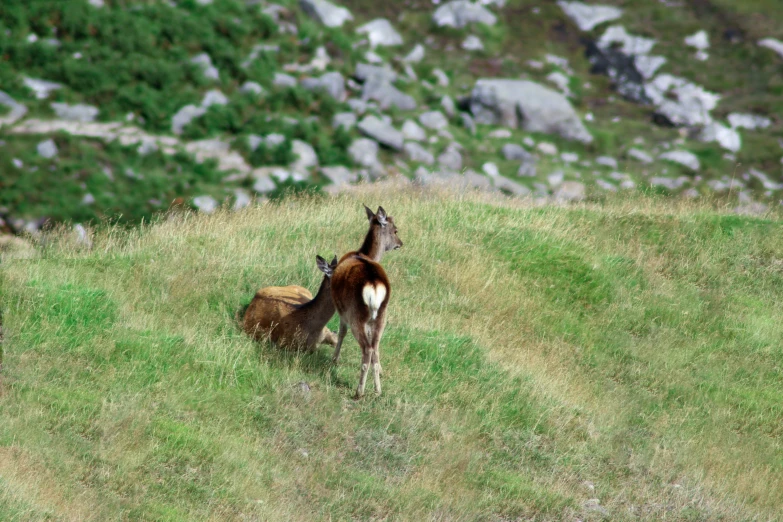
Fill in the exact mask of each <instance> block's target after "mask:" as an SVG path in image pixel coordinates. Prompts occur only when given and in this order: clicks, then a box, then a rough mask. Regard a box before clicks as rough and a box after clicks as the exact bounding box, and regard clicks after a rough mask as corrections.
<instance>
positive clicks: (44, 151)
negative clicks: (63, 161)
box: [35, 139, 57, 159]
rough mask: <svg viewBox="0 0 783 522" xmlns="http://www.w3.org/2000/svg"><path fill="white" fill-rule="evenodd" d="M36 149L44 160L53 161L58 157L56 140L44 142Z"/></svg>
mask: <svg viewBox="0 0 783 522" xmlns="http://www.w3.org/2000/svg"><path fill="white" fill-rule="evenodd" d="M35 148H36V150H37V151H38V155H39V156H41V157H42V158H46V159H52V158H54V157H55V156H57V145H55V143H54V140H51V139H49V140H46V141H42V142H40V143H39V144H38V145H37V146H36V147H35Z"/></svg>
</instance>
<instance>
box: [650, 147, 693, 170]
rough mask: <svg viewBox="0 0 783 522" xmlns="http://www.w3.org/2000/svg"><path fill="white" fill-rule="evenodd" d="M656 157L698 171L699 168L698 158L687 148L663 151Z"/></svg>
mask: <svg viewBox="0 0 783 522" xmlns="http://www.w3.org/2000/svg"><path fill="white" fill-rule="evenodd" d="M658 158H659V159H662V160H666V161H671V162H674V163H679V164H680V165H682V166H683V167H685V168H688V169H690V170H692V171H698V170H699V169H700V168H701V163H700V162H699V158H698V157H697V156H696V155H695V154H694V153H692V152H689V151H687V150H672V151H669V152H664V153H663V154H661V155H660V156H658Z"/></svg>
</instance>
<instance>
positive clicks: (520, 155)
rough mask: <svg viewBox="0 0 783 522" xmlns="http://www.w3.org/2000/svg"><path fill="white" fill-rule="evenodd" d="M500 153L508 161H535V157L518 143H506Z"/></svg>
mask: <svg viewBox="0 0 783 522" xmlns="http://www.w3.org/2000/svg"><path fill="white" fill-rule="evenodd" d="M500 153H501V154H503V157H504V158H506V159H507V160H518V161H527V160H531V159H533V155H532V154H530V153H529V152H528V151H526V150H525V148H524V147H523V146H522V145H517V144H516V143H506V144H505V145H503V146H502V147H501V148H500Z"/></svg>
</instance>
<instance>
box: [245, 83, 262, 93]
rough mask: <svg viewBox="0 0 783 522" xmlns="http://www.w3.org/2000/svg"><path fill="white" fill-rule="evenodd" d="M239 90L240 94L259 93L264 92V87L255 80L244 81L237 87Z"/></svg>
mask: <svg viewBox="0 0 783 522" xmlns="http://www.w3.org/2000/svg"><path fill="white" fill-rule="evenodd" d="M239 92H241V93H242V94H255V95H260V94H263V93H264V88H263V87H261V85H260V84H258V83H256V82H245V83H243V84H242V87H240V88H239Z"/></svg>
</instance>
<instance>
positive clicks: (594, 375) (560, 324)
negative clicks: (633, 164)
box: [0, 186, 783, 520]
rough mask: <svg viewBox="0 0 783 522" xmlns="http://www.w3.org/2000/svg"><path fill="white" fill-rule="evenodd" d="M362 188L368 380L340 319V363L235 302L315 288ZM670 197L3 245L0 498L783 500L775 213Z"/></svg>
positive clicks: (302, 202)
mask: <svg viewBox="0 0 783 522" xmlns="http://www.w3.org/2000/svg"><path fill="white" fill-rule="evenodd" d="M362 201H366V202H367V203H368V204H377V203H382V204H383V205H384V206H385V208H386V209H387V210H389V211H390V212H391V214H392V215H393V216H394V217H395V219H396V221H397V222H398V224H399V227H400V234H401V237H402V239H403V241H404V242H405V247H404V248H403V249H402V250H400V251H398V252H392V253H390V254H388V256H387V257H386V258H385V259H384V266H385V267H386V268H387V271H388V272H389V275H390V278H391V280H392V282H393V284H394V285H395V286H394V291H393V293H392V298H391V299H392V301H391V305H390V314H389V315H390V324H389V327H388V328H387V330H386V332H387V333H386V335H385V337H384V340H383V342H382V359H383V362H384V372H385V375H384V382H385V385H384V395H383V396H382V397H381V398H374V397H372V396H368V397H367V398H365V399H364V400H362V401H359V402H355V401H353V400H351V398H350V397H351V395H352V392H353V388H354V387H355V385H356V379H357V378H358V364H359V358H358V348H357V346H356V343H355V341H354V340H353V339H352V338H349V341H348V344H347V346H346V349H345V350H344V358H343V362H342V363H341V365H340V366H339V367H333V366H331V365H330V364H329V356H330V353H329V351H328V349H326V348H323V349H321V350H319V351H318V352H317V353H315V354H313V355H295V354H290V353H280V352H279V351H278V350H276V349H274V348H272V347H269V346H265V345H256V344H254V343H252V342H251V341H249V340H248V339H247V338H246V337H245V336H244V335H243V334H242V333H241V332H240V331H238V330H237V328H236V327H235V326H234V322H233V315H234V312H235V310H237V309H238V308H239V307H240V306H241V305H242V304H243V303H245V302H247V301H248V300H249V299H250V297H251V296H252V294H253V292H254V290H255V289H256V288H257V287H259V286H262V285H272V284H275V285H277V284H292V283H297V284H304V285H305V286H307V287H309V288H315V287H316V285H317V283H318V280H319V277H318V273H317V270H316V268H315V266H314V260H313V258H314V255H315V254H316V253H320V254H322V255H332V253H335V252H337V253H342V252H344V251H346V250H348V249H350V248H353V247H355V245H357V244H358V243H359V241H360V239H361V236H362V234H363V232H364V230H365V222H364V218H363V212H362V210H361V206H360V203H361V202H362ZM675 205H676V204H675V203H672V202H668V203H664V202H661V201H657V200H650V199H642V200H637V201H633V202H622V201H618V202H614V203H610V204H608V206H607V207H605V208H601V207H595V206H584V207H572V208H555V207H544V208H531V207H524V206H520V205H519V204H518V203H511V202H509V201H508V200H502V201H501V200H489V199H481V198H480V197H479V196H468V197H464V198H446V199H443V198H442V195H431V194H429V195H428V194H418V193H414V192H401V191H398V190H392V189H390V188H388V187H377V186H376V187H374V188H371V189H365V192H364V193H362V194H360V195H359V196H357V195H355V194H347V195H343V196H340V197H339V198H335V199H325V200H324V199H318V200H308V199H296V200H286V201H285V202H284V203H282V204H280V205H279V206H278V205H272V204H267V205H264V206H261V207H257V208H252V209H249V210H246V211H243V212H240V213H237V214H220V215H216V216H213V217H209V218H205V217H192V216H191V217H188V218H187V219H185V220H173V221H168V222H164V223H160V224H156V225H154V226H151V227H145V228H144V229H142V230H133V231H130V232H123V231H120V230H111V231H108V232H103V233H100V234H98V235H97V237H96V238H95V248H94V250H92V251H91V252H86V251H80V250H78V249H77V248H75V247H73V246H69V245H68V244H67V242H62V243H61V244H58V245H53V246H51V247H49V249H47V250H46V251H44V252H43V253H42V254H41V255H40V256H39V257H37V258H36V259H33V260H30V259H24V260H20V259H13V258H6V259H5V260H4V261H3V266H4V268H3V272H2V275H3V276H4V279H5V288H4V292H3V302H2V307H3V311H4V312H5V327H6V335H7V341H6V354H5V361H4V363H5V364H4V367H5V369H4V373H3V374H2V377H1V378H0V379H2V380H0V519H2V520H38V519H41V518H44V517H47V516H51V517H54V518H60V519H64V520H89V519H93V520H107V519H118V518H124V519H155V520H194V519H212V520H226V519H241V518H242V517H243V516H244V517H251V518H252V517H258V518H261V519H269V520H283V519H286V520H306V519H307V520H311V519H330V518H331V519H335V520H344V519H348V518H360V519H376V520H377V519H406V520H422V519H441V520H477V519H480V520H509V519H514V518H516V517H522V519H525V520H527V519H535V520H563V519H573V518H582V519H583V520H597V519H600V518H601V515H600V513H599V512H598V511H595V510H590V509H587V508H585V507H584V503H585V502H586V501H587V500H588V499H593V498H598V499H600V502H601V505H602V506H604V507H605V508H606V509H607V510H609V512H610V513H611V519H612V520H625V519H635V520H639V519H641V520H662V519H664V518H666V519H667V520H751V519H755V520H771V519H776V518H778V517H781V516H783V505H782V504H781V501H780V497H779V494H778V493H779V492H780V491H781V489H783V451H781V437H782V436H783V433H781V425H780V418H781V415H783V411H782V410H783V392H781V390H783V375H781V361H782V360H783V353H782V352H781V346H783V326H782V325H781V323H780V321H779V319H778V317H779V310H780V304H781V298H783V264H782V263H783V234H781V228H782V227H781V224H782V223H781V221H780V220H779V219H777V218H770V219H758V218H745V217H737V216H730V215H721V214H719V213H716V212H714V211H711V210H707V209H705V208H697V207H678V206H675ZM333 322H334V321H333ZM332 326H333V327H334V324H332ZM301 381H305V382H307V383H309V385H310V387H311V389H312V392H311V393H310V394H309V395H303V394H302V393H301V392H300V388H299V386H298V383H299V382H301ZM591 486H592V487H591ZM592 488H594V489H592ZM244 519H247V518H244Z"/></svg>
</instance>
